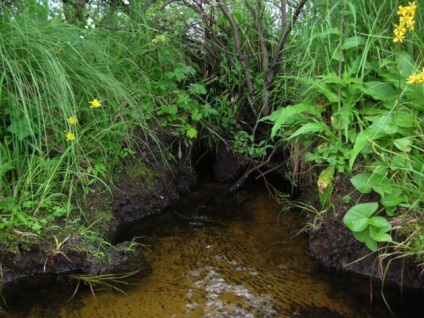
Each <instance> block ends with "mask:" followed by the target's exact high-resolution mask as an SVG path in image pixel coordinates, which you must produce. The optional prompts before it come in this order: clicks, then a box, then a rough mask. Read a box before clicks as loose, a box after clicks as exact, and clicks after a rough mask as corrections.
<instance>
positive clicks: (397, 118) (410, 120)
mask: <svg viewBox="0 0 424 318" xmlns="http://www.w3.org/2000/svg"><path fill="white" fill-rule="evenodd" d="M393 116H394V124H395V125H396V126H399V127H404V128H412V127H414V126H415V123H414V113H413V112H412V111H408V110H407V109H403V110H401V111H399V112H397V113H395V114H393Z"/></svg>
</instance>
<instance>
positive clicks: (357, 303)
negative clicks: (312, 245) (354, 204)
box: [10, 182, 421, 318]
mask: <svg viewBox="0 0 424 318" xmlns="http://www.w3.org/2000/svg"><path fill="white" fill-rule="evenodd" d="M227 189H228V185H223V184H217V183H213V182H206V183H202V184H201V185H200V186H199V189H198V190H194V191H193V192H192V193H191V194H188V195H187V196H186V197H184V198H182V200H181V201H180V202H178V203H177V204H176V205H175V206H173V207H172V208H170V209H168V210H166V211H164V212H162V213H160V214H159V215H156V216H152V217H151V218H150V219H148V220H145V221H143V222H142V224H137V225H134V226H133V227H131V228H128V229H126V230H125V233H124V234H123V239H127V240H131V238H132V237H133V236H138V237H140V239H139V240H140V242H141V243H143V244H146V245H147V247H148V249H147V248H143V254H145V256H146V258H147V260H148V261H149V262H150V263H151V266H152V269H153V273H152V275H150V276H149V277H145V278H140V279H137V280H136V281H135V282H133V283H134V284H132V285H130V286H129V287H127V288H125V292H126V295H125V294H123V293H110V292H96V295H95V297H94V296H93V295H92V294H91V292H90V290H89V289H86V290H83V289H81V290H80V291H79V292H78V293H77V294H76V295H75V296H74V297H73V298H72V299H71V300H70V301H68V302H66V303H64V301H63V299H65V298H64V297H58V298H59V299H60V300H58V301H55V300H54V299H51V298H49V299H47V300H46V302H45V303H35V304H33V305H31V306H30V308H29V309H27V310H26V311H25V312H24V313H23V312H19V311H18V310H17V311H16V312H14V313H10V317H99V318H100V317H101V318H103V317H113V318H117V317H142V318H153V317H157V318H165V317H166V318H180V317H184V318H185V317H188V318H190V317H199V318H200V317H211V318H212V317H216V318H221V317H222V318H223V317H228V318H230V317H231V318H236V317H237V318H250V317H251V318H254V317H255V318H256V317H325V318H333V317H358V318H359V317H361V318H363V317H391V313H390V311H389V310H388V309H387V307H386V305H385V304H384V302H383V300H382V299H381V296H380V290H379V288H378V286H374V284H371V283H370V281H369V280H368V279H363V278H358V277H352V276H347V275H341V274H334V273H329V272H326V271H323V270H322V269H321V268H320V267H319V266H318V264H317V263H316V262H315V261H314V260H313V259H311V258H310V256H309V255H308V252H307V250H308V241H307V236H306V234H300V233H299V231H300V230H301V229H302V227H303V226H304V224H303V222H304V217H303V216H302V215H301V214H300V213H299V212H295V211H292V212H288V213H282V209H283V207H282V206H281V205H278V204H277V203H276V201H275V200H273V198H272V197H271V196H270V195H269V193H268V192H267V191H266V189H264V187H257V186H247V187H245V188H243V189H241V190H240V191H238V192H236V193H231V194H229V193H228V192H227ZM66 292H67V295H68V296H69V293H70V292H71V294H72V292H73V291H66ZM64 293H65V292H64ZM371 294H372V302H371V301H370V300H371ZM68 296H67V297H68ZM388 301H389V303H391V304H392V310H393V312H394V313H395V314H396V317H408V318H412V317H419V315H418V314H419V313H421V312H420V309H419V308H418V309H417V308H415V307H414V305H411V301H409V300H408V301H409V302H408V301H406V300H404V299H402V298H401V297H398V296H395V297H392V298H390V297H389V296H388Z"/></svg>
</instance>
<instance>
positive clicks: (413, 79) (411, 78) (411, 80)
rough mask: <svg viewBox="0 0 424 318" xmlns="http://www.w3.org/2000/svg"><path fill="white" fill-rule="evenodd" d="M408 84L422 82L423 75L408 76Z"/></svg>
mask: <svg viewBox="0 0 424 318" xmlns="http://www.w3.org/2000/svg"><path fill="white" fill-rule="evenodd" d="M406 83H408V84H419V83H421V76H420V75H415V74H414V75H411V76H409V77H408V80H407V81H406Z"/></svg>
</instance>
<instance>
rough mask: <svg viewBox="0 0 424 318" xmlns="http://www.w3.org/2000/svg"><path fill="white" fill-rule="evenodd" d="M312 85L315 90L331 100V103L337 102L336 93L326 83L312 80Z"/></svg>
mask: <svg viewBox="0 0 424 318" xmlns="http://www.w3.org/2000/svg"><path fill="white" fill-rule="evenodd" d="M312 86H313V88H314V89H315V90H316V91H317V92H319V93H321V94H323V95H324V96H325V97H327V99H328V101H329V102H332V103H338V102H339V97H338V95H337V93H336V92H333V90H332V89H331V88H330V87H329V86H328V85H327V84H325V83H324V82H323V81H322V80H316V81H313V82H312Z"/></svg>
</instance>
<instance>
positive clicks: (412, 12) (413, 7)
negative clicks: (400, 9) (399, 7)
mask: <svg viewBox="0 0 424 318" xmlns="http://www.w3.org/2000/svg"><path fill="white" fill-rule="evenodd" d="M405 10H406V12H407V14H409V15H411V16H412V17H414V16H415V12H416V11H417V5H416V4H415V1H414V2H409V6H407V7H406V8H405Z"/></svg>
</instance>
